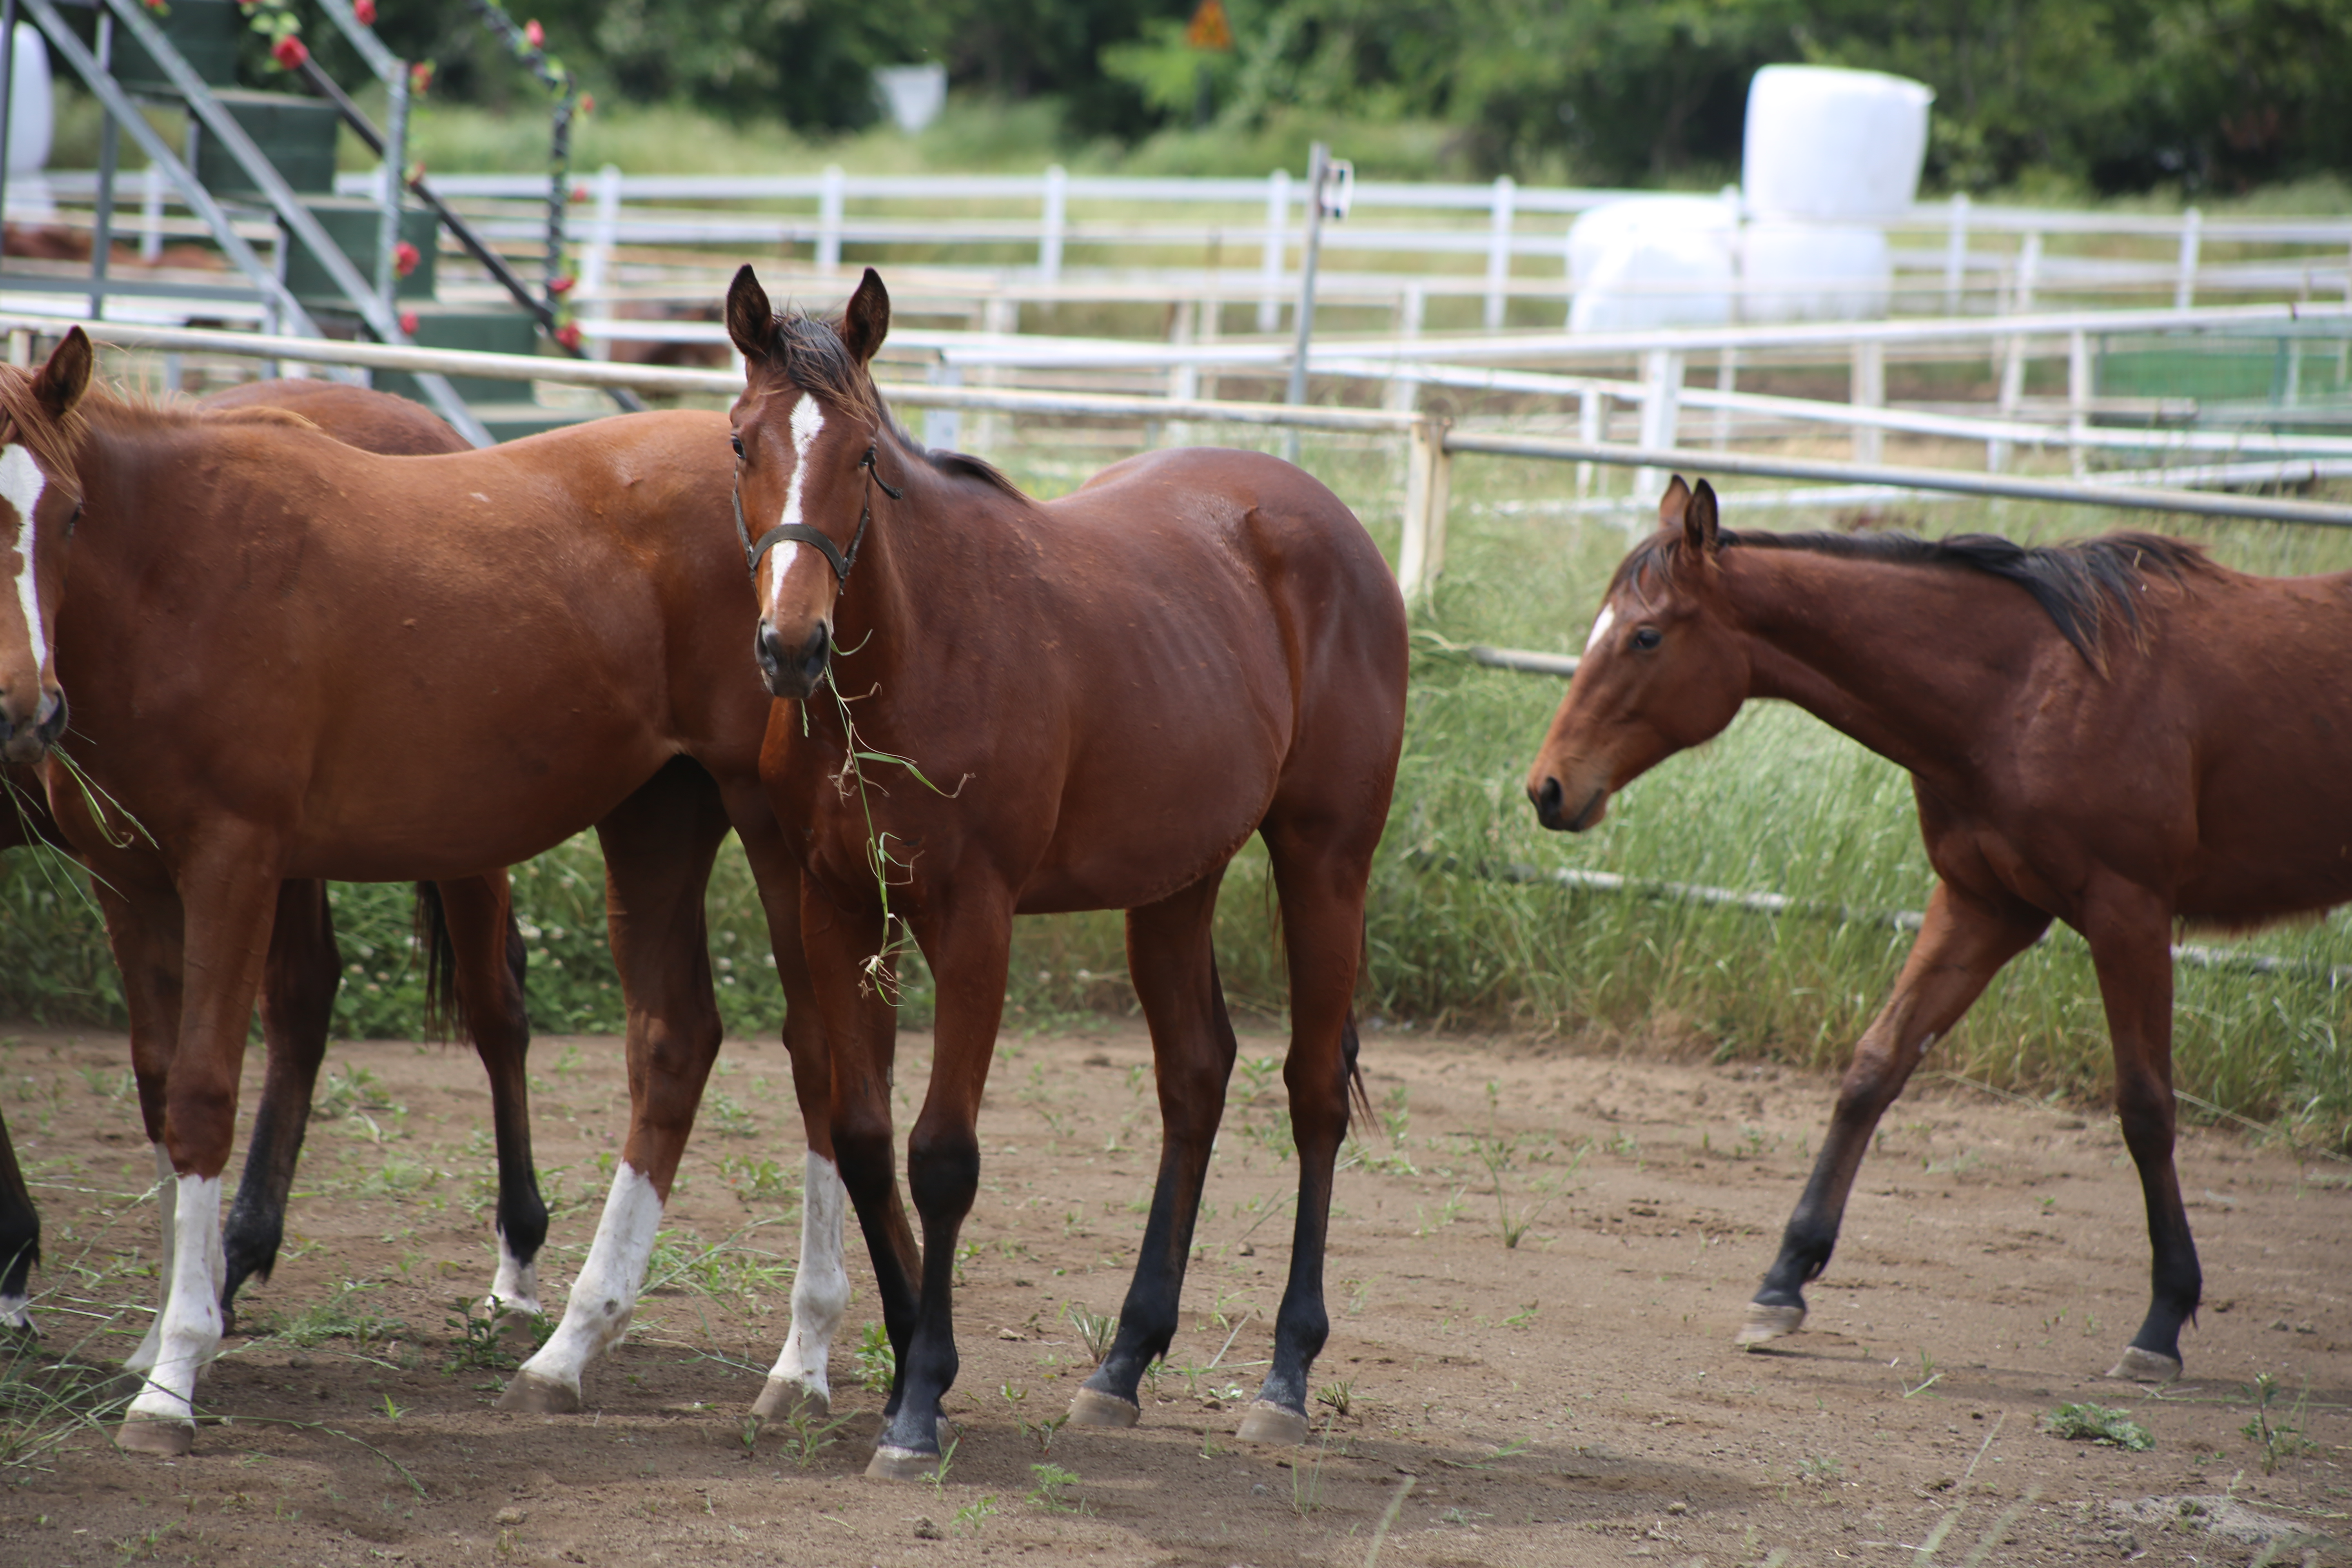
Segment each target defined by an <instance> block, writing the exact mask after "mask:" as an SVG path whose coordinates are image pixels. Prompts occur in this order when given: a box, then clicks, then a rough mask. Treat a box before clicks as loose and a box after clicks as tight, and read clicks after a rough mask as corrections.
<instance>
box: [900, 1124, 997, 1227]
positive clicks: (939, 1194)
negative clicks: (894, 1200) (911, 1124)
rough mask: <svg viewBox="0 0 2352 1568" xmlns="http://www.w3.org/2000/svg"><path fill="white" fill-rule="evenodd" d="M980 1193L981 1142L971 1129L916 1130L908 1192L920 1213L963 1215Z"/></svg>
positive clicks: (911, 1141)
mask: <svg viewBox="0 0 2352 1568" xmlns="http://www.w3.org/2000/svg"><path fill="white" fill-rule="evenodd" d="M979 1189H980V1140H979V1138H978V1137H977V1136H976V1135H975V1134H974V1133H973V1131H972V1130H971V1128H969V1127H944V1128H921V1127H919V1128H917V1129H916V1130H915V1135H914V1137H913V1138H911V1139H909V1140H908V1145H907V1191H908V1195H909V1196H910V1197H912V1198H913V1199H914V1200H915V1208H916V1211H917V1212H918V1213H920V1214H924V1215H930V1214H937V1213H940V1212H942V1211H944V1212H949V1213H958V1214H960V1213H961V1212H963V1211H964V1210H965V1209H967V1208H969V1207H971V1199H972V1194H974V1193H975V1192H977V1191H978V1190H979Z"/></svg>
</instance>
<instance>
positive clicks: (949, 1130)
mask: <svg viewBox="0 0 2352 1568" xmlns="http://www.w3.org/2000/svg"><path fill="white" fill-rule="evenodd" d="M915 934H916V937H917V939H918V940H919V942H921V943H922V948H923V954H924V956H925V957H927V958H929V960H930V963H931V972H932V973H933V974H935V975H936V976H937V977H938V980H939V1023H938V1026H937V1027H936V1029H935V1031H934V1034H933V1047H932V1057H931V1084H930V1090H929V1093H927V1094H926V1095H925V1096H924V1097H923V1109H922V1110H921V1112H920V1113H919V1115H918V1116H917V1117H916V1118H915V1128H914V1131H913V1132H912V1134H911V1135H909V1136H908V1140H907V1190H908V1194H910V1195H911V1196H912V1197H913V1199H914V1203H915V1212H916V1214H917V1215H919V1216H920V1217H921V1220H922V1226H923V1258H922V1269H923V1273H922V1280H923V1284H922V1294H921V1297H920V1299H919V1303H918V1305H917V1307H916V1310H915V1323H914V1332H913V1333H912V1334H911V1335H910V1336H908V1341H907V1344H906V1346H905V1348H904V1349H903V1350H902V1351H901V1352H899V1361H898V1409H897V1410H896V1411H895V1412H893V1413H892V1414H891V1415H890V1417H889V1419H888V1420H887V1421H886V1422H885V1423H884V1425H883V1427H882V1435H881V1437H880V1438H879V1439H878V1440H877V1442H876V1444H875V1447H874V1458H873V1460H872V1461H871V1462H870V1463H869V1464H868V1465H867V1466H866V1474H867V1475H868V1476H872V1477H874V1478H876V1479H883V1480H911V1479H920V1478H922V1477H925V1476H929V1475H931V1474H934V1473H935V1472H936V1471H937V1470H938V1468H939V1464H940V1439H939V1427H940V1397H941V1396H942V1395H944V1394H946V1393H947V1391H948V1390H949V1389H950V1388H951V1387H953V1386H954V1385H955V1380H956V1372H957V1370H958V1364H959V1363H958V1361H957V1357H956V1348H955V1303H954V1295H953V1292H954V1286H955V1254H956V1237H958V1235H959V1234H961V1231H962V1229H963V1221H964V1216H965V1215H968V1214H970V1213H971V1204H972V1199H973V1197H974V1196H975V1195H976V1194H978V1192H979V1191H980V1137H979V1132H978V1122H979V1119H980V1095H981V1090H982V1089H983V1088H984V1087H985V1086H986V1085H987V1082H988V1063H989V1058H990V1057H991V1056H992V1054H993V1053H994V1052H995V1049H996V1026H997V1022H998V1020H999V1018H1000V1017H1002V1016H1003V1011H1004V973H1005V964H1006V962H1007V960H1008V959H1009V957H1010V955H1011V952H1012V948H1013V893H1012V889H1009V888H1005V887H1003V886H1002V885H1001V884H998V883H995V882H993V881H992V880H988V879H983V878H982V877H980V876H977V875H966V876H963V877H961V878H959V879H955V880H954V881H953V882H950V883H948V884H947V885H946V889H945V890H944V892H943V896H940V897H938V898H935V899H933V900H929V903H927V905H926V906H925V907H924V908H923V910H922V911H921V913H920V914H919V916H918V917H917V921H916V933H915Z"/></svg>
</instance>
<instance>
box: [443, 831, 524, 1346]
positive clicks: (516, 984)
mask: <svg viewBox="0 0 2352 1568" xmlns="http://www.w3.org/2000/svg"><path fill="white" fill-rule="evenodd" d="M419 896H420V898H422V897H424V895H423V894H422V893H421V892H420V895H419ZM433 898H434V899H436V900H437V901H438V905H439V915H440V921H441V922H442V924H441V929H440V930H439V931H432V932H430V933H429V934H428V940H429V941H433V942H436V943H437V942H439V941H441V940H443V938H444V936H445V933H446V941H447V943H448V947H447V950H446V953H445V954H444V957H445V958H446V962H447V963H449V965H450V971H451V974H452V979H453V983H454V984H453V986H452V989H454V990H455V992H456V993H457V1007H458V1011H459V1013H460V1015H461V1016H463V1018H464V1021H465V1026H466V1031H467V1034H469V1035H471V1036H472V1037H473V1039H474V1050H475V1053H476V1054H477V1055H478V1056H479V1057H480V1058H482V1070H483V1071H484V1072H486V1073H487V1074H488V1075H489V1080H490V1125H491V1129H492V1131H493V1132H494V1134H495V1135H496V1138H497V1141H498V1152H499V1208H498V1236H499V1268H498V1273H497V1274H496V1275H495V1276H494V1277H493V1278H492V1279H491V1282H490V1293H489V1295H488V1298H487V1299H486V1300H484V1301H483V1303H482V1307H483V1310H485V1311H487V1312H488V1314H489V1316H490V1319H491V1321H493V1322H506V1323H510V1324H512V1323H521V1322H527V1321H530V1320H533V1319H536V1318H538V1317H539V1316H540V1314H541V1310H542V1309H541V1306H540V1301H539V1267H538V1258H539V1249H540V1247H541V1246H542V1245H543V1244H544V1243H545V1242H546V1240H547V1204H546V1202H545V1200H544V1199H542V1198H541V1196H540V1193H539V1171H538V1169H537V1167H536V1166H535V1165H534V1164H533V1163H532V1162H531V1154H530V1078H529V1075H528V1074H527V1073H526V1072H525V1070H524V1068H525V1066H526V1064H527V1063H528V1061H529V1058H530V1014H529V1012H528V1011H526V1009H525V1007H524V1005H523V969H524V962H525V961H524V957H523V945H522V932H521V931H520V930H519V929H518V928H517V927H516V924H515V918H514V902H513V889H512V888H511V886H510V885H509V882H508V880H507V874H506V872H504V871H503V870H499V871H493V872H490V873H489V874H488V875H487V876H481V877H467V878H465V879H462V880H458V881H449V882H442V883H438V884H436V887H435V889H434V892H433ZM432 908H433V906H432V904H431V903H429V902H428V903H427V904H426V905H425V911H426V921H425V923H426V924H427V925H428V926H429V925H431V924H432V918H433V917H432Z"/></svg>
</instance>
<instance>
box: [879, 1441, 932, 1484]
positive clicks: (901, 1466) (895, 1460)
mask: <svg viewBox="0 0 2352 1568" xmlns="http://www.w3.org/2000/svg"><path fill="white" fill-rule="evenodd" d="M939 1473H940V1457H939V1456H938V1455H937V1454H919V1453H917V1452H916V1451H915V1450H914V1449H912V1448H899V1447H892V1446H891V1445H889V1444H887V1443H886V1444H883V1445H882V1446H881V1447H877V1448H876V1449H875V1450H874V1457H873V1458H870V1459H868V1460H866V1479H867V1480H869V1481H928V1480H929V1479H931V1478H932V1477H934V1476H936V1475H938V1474H939Z"/></svg>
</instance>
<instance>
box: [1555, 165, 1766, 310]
mask: <svg viewBox="0 0 2352 1568" xmlns="http://www.w3.org/2000/svg"><path fill="white" fill-rule="evenodd" d="M1738 242H1739V213H1738V206H1737V205H1735V204H1734V203H1732V202H1729V201H1726V200H1723V199H1721V198H1718V197H1715V196H1637V197H1633V198H1631V199H1629V200H1626V201H1620V202H1611V203H1609V204H1608V205H1605V206H1598V207H1594V208H1593V209H1592V210H1591V211H1590V212H1588V213H1586V214H1584V215H1583V216H1581V217H1579V218H1578V219H1577V220H1576V222H1575V224H1574V225H1573V226H1571V227H1570V229H1569V231H1568V272H1569V277H1570V279H1572V280H1573V281H1574V282H1575V284H1576V296H1575V298H1574V299H1573V300H1571V301H1570V304H1569V308H1568V326H1569V330H1570V331H1576V332H1620V331H1647V330H1649V329H1652V328H1655V327H1713V326H1721V325H1723V324H1724V323H1725V322H1727V321H1730V320H1731V296H1732V291H1733V290H1734V289H1736V288H1737V287H1738V265H1737V260H1738Z"/></svg>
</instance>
